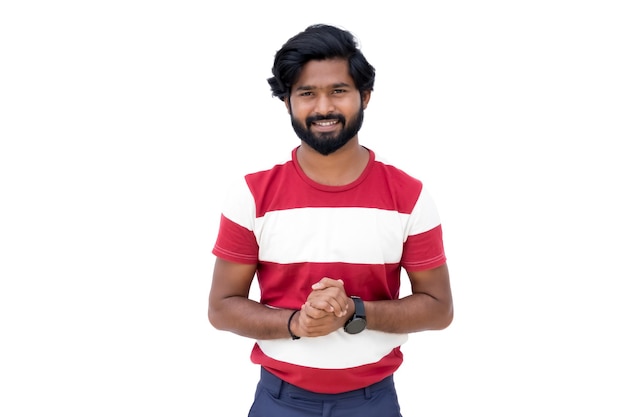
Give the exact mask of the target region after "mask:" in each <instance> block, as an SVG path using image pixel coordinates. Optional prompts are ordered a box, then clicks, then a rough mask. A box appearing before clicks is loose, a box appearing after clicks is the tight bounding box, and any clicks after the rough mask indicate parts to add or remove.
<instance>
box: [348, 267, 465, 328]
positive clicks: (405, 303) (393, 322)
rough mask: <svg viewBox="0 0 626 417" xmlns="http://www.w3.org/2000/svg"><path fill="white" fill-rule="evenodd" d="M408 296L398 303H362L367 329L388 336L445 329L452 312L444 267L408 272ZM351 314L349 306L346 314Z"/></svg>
mask: <svg viewBox="0 0 626 417" xmlns="http://www.w3.org/2000/svg"><path fill="white" fill-rule="evenodd" d="M408 276H409V280H410V281H411V292H412V294H411V295H409V296H406V297H404V298H401V299H399V300H383V301H365V302H364V304H365V313H366V316H367V328H368V329H371V330H380V331H383V332H389V333H413V332H419V331H424V330H441V329H445V328H446V327H448V326H449V325H450V323H451V322H452V318H453V315H454V309H453V304H452V292H451V289H450V276H449V273H448V267H447V265H446V264H444V265H442V266H440V267H437V268H434V269H430V270H427V271H418V272H408ZM353 312H354V305H351V309H350V314H353Z"/></svg>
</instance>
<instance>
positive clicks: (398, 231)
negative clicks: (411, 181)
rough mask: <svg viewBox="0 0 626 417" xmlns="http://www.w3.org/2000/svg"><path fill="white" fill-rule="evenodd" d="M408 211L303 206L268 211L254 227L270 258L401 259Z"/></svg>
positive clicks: (263, 254) (376, 261) (363, 261)
mask: <svg viewBox="0 0 626 417" xmlns="http://www.w3.org/2000/svg"><path fill="white" fill-rule="evenodd" d="M408 221H409V216H408V215H405V214H399V213H397V212H393V211H389V210H379V209H371V208H358V207H357V208H355V207H342V208H301V209H292V210H279V211H273V212H269V213H266V215H265V217H262V218H258V219H257V222H256V226H255V228H254V232H255V234H256V237H257V241H258V242H259V247H260V252H259V259H260V260H263V261H268V262H278V263H285V264H287V263H296V262H346V263H361V264H382V263H393V262H399V261H400V257H401V256H402V244H403V243H404V240H405V239H406V234H407V232H408V231H407V225H408Z"/></svg>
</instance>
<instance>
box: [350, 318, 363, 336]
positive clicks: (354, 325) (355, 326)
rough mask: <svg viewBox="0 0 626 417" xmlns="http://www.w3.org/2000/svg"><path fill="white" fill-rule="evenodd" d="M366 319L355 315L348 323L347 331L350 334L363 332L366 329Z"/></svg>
mask: <svg viewBox="0 0 626 417" xmlns="http://www.w3.org/2000/svg"><path fill="white" fill-rule="evenodd" d="M366 324H367V323H366V321H365V319H363V318H361V317H355V318H354V319H353V320H351V321H350V323H348V324H346V327H345V331H346V332H347V333H350V334H357V333H361V332H362V331H363V329H365V325H366Z"/></svg>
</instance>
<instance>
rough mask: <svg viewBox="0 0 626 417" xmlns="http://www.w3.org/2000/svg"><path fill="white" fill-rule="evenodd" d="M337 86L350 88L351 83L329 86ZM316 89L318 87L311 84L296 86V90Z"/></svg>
mask: <svg viewBox="0 0 626 417" xmlns="http://www.w3.org/2000/svg"><path fill="white" fill-rule="evenodd" d="M339 87H348V88H351V85H350V84H348V83H335V84H331V86H330V88H333V89H334V88H339ZM316 89H318V87H315V86H312V85H301V86H300V87H298V88H296V91H311V90H316Z"/></svg>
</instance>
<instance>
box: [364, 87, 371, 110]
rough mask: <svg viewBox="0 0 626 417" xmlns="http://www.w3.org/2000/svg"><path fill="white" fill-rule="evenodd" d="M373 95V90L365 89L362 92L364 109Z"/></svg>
mask: <svg viewBox="0 0 626 417" xmlns="http://www.w3.org/2000/svg"><path fill="white" fill-rule="evenodd" d="M371 97H372V90H365V91H363V93H361V102H362V104H363V110H365V109H366V108H367V103H369V102H370V98H371Z"/></svg>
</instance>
